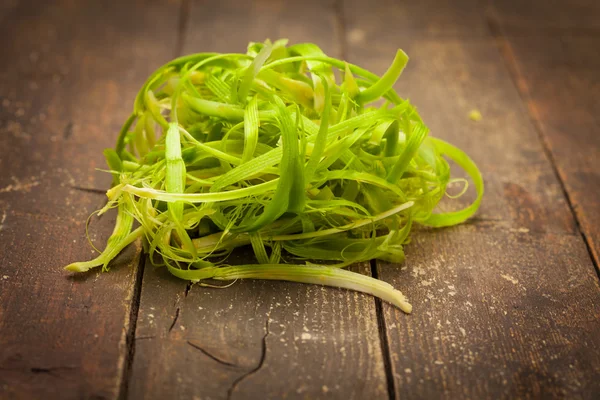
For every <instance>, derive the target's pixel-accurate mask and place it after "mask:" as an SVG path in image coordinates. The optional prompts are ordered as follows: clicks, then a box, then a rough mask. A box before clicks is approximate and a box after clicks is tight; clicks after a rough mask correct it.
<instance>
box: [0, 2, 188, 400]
mask: <svg viewBox="0 0 600 400" xmlns="http://www.w3.org/2000/svg"><path fill="white" fill-rule="evenodd" d="M2 4H3V5H2V8H1V10H2V11H1V12H0V17H1V18H2V19H1V21H0V22H1V23H0V48H1V49H2V57H1V59H0V74H1V75H0V102H1V105H0V120H1V123H0V129H1V132H0V149H1V150H0V170H1V171H2V174H0V398H1V399H44V398H45V399H57V398H61V399H91V398H94V399H114V398H117V396H118V394H119V391H120V390H121V386H122V377H123V371H124V367H125V365H126V363H127V355H128V345H127V335H128V333H129V329H130V314H131V309H132V308H131V304H132V299H133V298H134V297H135V296H137V294H136V290H135V289H136V287H137V284H136V272H137V266H138V264H139V248H138V247H137V246H132V247H131V248H129V249H128V250H126V251H125V252H124V253H123V254H122V255H121V256H120V257H119V258H118V260H116V261H115V262H114V263H113V271H112V272H111V273H110V274H102V275H101V276H99V274H97V273H90V274H88V275H81V276H77V277H71V276H69V275H68V274H66V273H65V272H64V271H63V270H62V267H63V266H65V265H66V264H68V263H70V262H73V261H76V260H80V259H88V258H90V257H92V256H93V254H92V253H91V252H90V247H89V245H88V244H87V241H86V239H85V220H86V218H87V216H88V215H89V214H90V213H91V212H92V211H94V210H96V209H98V208H99V206H101V205H102V202H103V201H104V195H103V191H104V189H106V187H107V186H108V185H109V184H110V176H107V174H104V173H100V172H97V171H95V169H96V168H104V167H105V163H104V160H103V158H102V149H103V148H105V147H109V146H112V145H113V143H114V140H115V138H116V135H117V132H118V128H119V125H120V124H121V122H122V121H123V119H124V118H126V115H127V113H128V111H129V109H130V108H129V105H128V104H127V103H123V102H122V100H121V99H131V98H132V97H133V96H134V95H135V92H136V91H137V88H138V86H139V85H141V83H142V82H143V80H144V79H145V77H146V76H147V74H149V73H150V72H151V71H150V70H149V66H150V65H154V64H158V63H160V62H163V61H166V60H168V59H169V58H170V57H172V55H173V54H172V52H171V53H169V51H170V49H171V48H172V45H173V43H174V42H175V38H176V26H177V17H178V15H179V8H178V7H177V4H172V7H167V6H165V5H162V2H155V3H154V4H141V3H140V4H125V3H124V4H122V5H121V6H119V8H112V7H104V6H102V5H101V4H100V3H89V4H88V3H87V2H86V3H84V2H70V1H59V0H56V1H45V2H38V1H20V2H16V1H8V2H2ZM141 6H143V7H141ZM171 10H172V11H171ZM134 13H135V15H136V17H135V18H130V16H131V15H133V14H134ZM158 19H160V20H161V24H162V26H163V27H164V32H159V31H157V30H156V29H154V28H152V25H153V24H154V21H156V20H158ZM124 38H126V40H123V39H124ZM78 188H79V189H78ZM90 188H92V189H93V188H99V189H103V190H102V191H100V193H95V192H93V191H89V190H87V189H90ZM113 223H114V219H112V217H111V216H107V217H103V218H102V219H101V220H100V221H98V222H96V221H95V222H94V223H93V232H94V234H93V235H92V238H93V239H94V241H95V242H96V244H97V245H99V246H103V245H104V243H105V241H106V239H107V237H108V235H109V234H110V232H111V231H112V226H111V224H113Z"/></svg>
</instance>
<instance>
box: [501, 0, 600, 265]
mask: <svg viewBox="0 0 600 400" xmlns="http://www.w3.org/2000/svg"><path fill="white" fill-rule="evenodd" d="M594 4H595V5H592V4H589V8H594V7H597V4H596V3H595V2H594ZM586 11H588V10H587V8H582V9H579V12H578V14H577V15H581V16H583V15H589V14H587V13H586ZM571 12H573V11H571ZM590 12H592V11H590ZM594 12H595V14H593V15H595V16H596V18H595V19H594V20H593V21H596V22H597V21H598V17H600V9H597V11H594ZM496 13H497V17H498V20H497V24H498V25H497V28H498V29H497V32H496V33H497V35H498V43H499V45H500V49H501V51H502V54H503V56H504V58H505V61H506V63H507V65H508V66H509V69H510V71H511V73H512V75H513V77H514V79H515V81H516V82H518V88H519V90H520V92H521V95H522V96H523V98H524V99H525V101H526V102H527V106H528V110H529V113H530V115H531V118H532V119H533V120H534V121H535V122H536V126H537V129H538V132H539V134H540V135H541V137H542V139H543V141H544V143H545V145H546V147H547V150H548V152H549V154H550V157H551V158H552V159H553V162H554V164H555V166H556V169H557V172H558V174H559V176H560V178H561V181H562V182H563V185H564V190H565V191H566V193H567V195H568V196H569V200H570V202H571V206H572V208H573V210H574V212H575V214H576V216H577V220H578V222H579V225H580V228H581V232H582V234H583V235H584V236H585V238H586V240H587V243H588V246H589V248H590V251H591V253H592V255H593V257H594V260H595V262H596V265H598V263H599V261H600V200H599V199H600V174H599V173H598V171H597V169H596V164H597V160H598V157H599V156H600V136H599V135H598V132H597V130H598V114H599V113H600V103H599V102H598V100H597V93H598V90H599V89H598V88H599V87H600V78H599V77H598V73H597V71H598V70H599V69H600V53H599V52H598V50H597V49H598V48H600V37H598V35H593V34H591V33H589V32H588V33H583V34H581V35H576V36H575V35H571V34H569V33H568V32H564V31H555V30H552V29H549V28H547V27H546V26H545V25H544V24H542V23H541V22H539V21H534V22H533V23H532V25H531V26H532V27H535V28H536V29H537V32H538V33H532V32H531V31H529V33H527V34H525V33H523V31H522V30H521V29H520V27H514V26H513V25H511V24H509V23H507V22H506V21H507V20H508V21H510V19H509V18H508V16H507V15H506V13H505V12H501V11H496ZM582 26H583V27H588V26H589V27H593V26H595V25H594V23H593V22H591V21H588V20H587V19H585V18H584V19H582ZM588 34H589V35H588Z"/></svg>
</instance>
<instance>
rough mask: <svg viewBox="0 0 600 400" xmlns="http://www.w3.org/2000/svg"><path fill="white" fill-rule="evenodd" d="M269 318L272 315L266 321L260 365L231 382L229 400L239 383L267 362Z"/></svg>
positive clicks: (228, 392) (228, 391) (228, 393)
mask: <svg viewBox="0 0 600 400" xmlns="http://www.w3.org/2000/svg"><path fill="white" fill-rule="evenodd" d="M269 320H270V315H269V316H267V321H266V323H265V335H264V336H263V338H262V353H261V355H260V360H259V361H258V365H257V366H256V367H254V368H253V369H251V370H250V371H248V372H246V373H245V374H243V375H242V376H240V377H239V378H237V379H236V380H235V381H233V383H232V384H231V387H230V388H229V390H227V400H231V397H232V396H233V392H234V391H235V389H236V388H237V387H238V385H239V384H240V383H241V382H242V381H243V380H245V379H246V378H248V377H249V376H251V375H254V374H255V373H257V372H258V371H259V370H260V369H261V368H262V366H263V364H264V362H265V358H266V356H267V336H269Z"/></svg>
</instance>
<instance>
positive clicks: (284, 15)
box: [129, 1, 387, 399]
mask: <svg viewBox="0 0 600 400" xmlns="http://www.w3.org/2000/svg"><path fill="white" fill-rule="evenodd" d="M333 10H334V7H333V2H316V1H314V2H313V1H310V2H303V3H295V2H291V3H284V2H282V1H267V2H262V1H261V2H258V1H257V2H234V1H221V2H218V3H212V4H211V6H210V7H207V6H206V5H200V4H197V3H193V5H192V8H191V11H190V14H189V15H190V23H189V25H188V33H187V35H186V38H185V41H184V52H186V53H188V52H199V51H220V52H227V51H236V52H243V51H245V48H246V45H247V42H248V41H250V40H254V41H261V40H264V39H265V38H267V37H269V38H271V39H272V40H273V39H277V38H279V37H280V36H281V35H282V32H285V35H286V36H287V37H288V38H289V39H290V40H291V42H292V43H297V42H303V41H310V42H316V43H318V44H319V45H320V46H322V48H323V49H324V50H325V51H326V52H329V53H330V54H332V55H339V46H337V45H336V40H335V35H336V33H335V30H334V29H335V22H336V21H335V19H334V13H333ZM236 257H237V260H238V261H239V262H241V261H242V260H244V261H245V262H248V258H249V257H250V256H248V255H247V253H243V252H238V253H236ZM235 260H236V259H235V258H234V259H232V260H231V259H230V260H228V262H230V263H235ZM355 270H356V269H355ZM358 270H359V271H361V272H362V273H365V274H369V273H370V266H368V265H363V266H361V267H360V268H359V269H358ZM168 275H169V274H168V272H165V271H164V270H154V269H151V268H146V271H145V273H144V278H143V282H144V283H143V290H142V296H141V303H140V310H139V319H138V323H137V329H136V348H135V357H134V362H133V370H132V377H131V383H130V388H129V389H130V390H129V395H130V397H131V398H145V399H162V398H166V397H175V398H190V399H192V398H194V399H196V398H198V399H208V398H210V399H224V398H261V399H279V398H324V397H334V398H341V397H345V398H349V399H363V398H384V397H386V396H387V386H386V385H387V383H386V375H385V369H384V363H383V355H382V350H381V344H380V341H379V333H378V332H379V331H378V324H377V315H376V308H375V302H374V300H373V298H371V297H369V296H365V295H362V294H358V293H354V292H349V291H344V290H336V289H332V288H323V287H318V286H309V285H301V284H294V283H284V282H261V281H240V282H237V283H235V284H234V285H233V286H231V287H229V288H227V289H223V290H218V289H212V288H202V287H198V286H193V287H191V288H190V287H189V286H187V284H186V282H184V281H178V280H177V279H175V278H172V277H169V276H168Z"/></svg>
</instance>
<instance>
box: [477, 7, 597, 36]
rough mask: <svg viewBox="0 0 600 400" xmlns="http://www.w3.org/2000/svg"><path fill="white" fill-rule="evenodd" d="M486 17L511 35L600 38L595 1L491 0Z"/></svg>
mask: <svg viewBox="0 0 600 400" xmlns="http://www.w3.org/2000/svg"><path fill="white" fill-rule="evenodd" d="M488 3H489V4H488V7H487V9H486V14H487V15H488V17H489V18H491V19H492V20H493V21H494V22H497V23H501V24H502V26H503V27H505V28H506V29H508V30H510V31H511V33H512V34H517V35H524V36H532V35H536V36H544V35H547V34H548V33H550V32H553V33H556V34H561V33H562V34H565V35H568V36H573V35H578V36H579V35H588V34H591V35H597V34H598V33H599V32H600V19H599V18H598V16H600V3H598V2H597V1H595V0H574V1H569V2H568V4H566V3H565V2H563V1H559V0H553V1H545V0H528V1H515V0H513V1H510V0H509V1H502V0H489V1H488Z"/></svg>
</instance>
